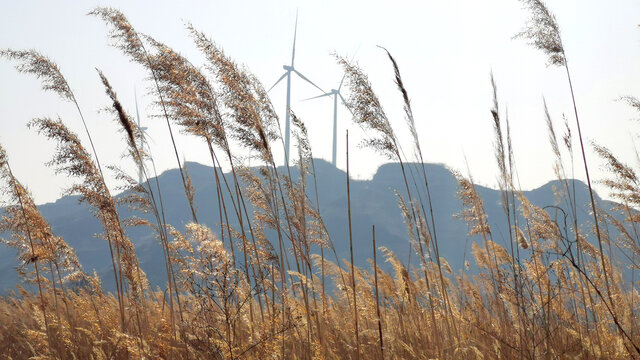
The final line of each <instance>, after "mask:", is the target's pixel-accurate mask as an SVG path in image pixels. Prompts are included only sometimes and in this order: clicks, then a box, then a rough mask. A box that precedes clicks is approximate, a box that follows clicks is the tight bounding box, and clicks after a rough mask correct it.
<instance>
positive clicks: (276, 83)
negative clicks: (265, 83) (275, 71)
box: [267, 71, 289, 92]
mask: <svg viewBox="0 0 640 360" xmlns="http://www.w3.org/2000/svg"><path fill="white" fill-rule="evenodd" d="M288 73H289V72H288V71H285V72H284V74H282V76H280V79H278V81H276V82H275V84H273V85H271V87H270V88H269V90H267V92H269V91H271V89H273V88H274V87H275V86H276V85H278V83H279V82H280V81H282V79H284V77H285V76H287V74H288Z"/></svg>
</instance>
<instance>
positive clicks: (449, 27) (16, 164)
mask: <svg viewBox="0 0 640 360" xmlns="http://www.w3.org/2000/svg"><path fill="white" fill-rule="evenodd" d="M614 3H615V4H614ZM98 5H100V6H113V7H116V8H118V9H120V10H121V11H123V12H124V14H125V15H126V16H127V17H128V18H129V20H130V21H131V23H132V24H133V25H134V26H135V28H136V29H137V30H138V31H140V32H143V33H146V34H149V35H151V36H153V37H154V38H156V39H158V40H160V41H162V42H164V43H166V44H167V45H169V46H171V47H173V48H174V49H175V50H177V51H179V52H180V53H182V54H183V55H185V56H186V57H187V58H189V59H190V60H191V61H192V62H193V63H195V64H196V65H197V66H202V65H203V62H202V56H201V54H200V53H199V52H198V51H197V50H196V49H195V46H194V45H193V43H192V41H191V40H190V38H189V36H188V33H187V31H186V30H185V26H184V24H185V23H186V22H189V21H190V22H192V23H193V25H194V26H195V27H196V28H197V29H199V30H201V31H204V32H205V33H207V34H208V35H209V36H210V37H211V38H212V39H213V40H214V41H216V43H218V44H219V45H220V46H222V47H223V48H224V50H225V51H226V53H227V54H228V55H229V56H231V57H232V58H234V59H235V60H236V61H237V62H239V63H243V64H245V65H246V66H247V67H248V68H249V69H250V70H252V71H253V72H254V73H255V74H256V75H257V76H258V78H259V79H260V80H261V81H262V82H263V83H264V85H265V87H267V88H268V87H270V86H271V85H272V84H273V82H275V81H276V80H277V79H278V77H279V76H280V75H281V74H282V72H283V71H284V70H283V69H282V65H284V64H287V63H288V62H289V61H290V58H291V45H292V40H293V30H294V22H295V14H296V10H298V11H299V22H298V43H297V54H296V68H297V69H298V70H299V71H300V72H302V73H303V74H305V75H306V76H307V77H309V78H310V79H311V80H312V81H314V82H315V83H317V84H318V85H319V86H320V87H322V88H323V89H325V90H327V91H328V90H330V89H332V88H335V87H337V85H338V83H339V81H340V79H341V77H342V73H341V69H340V67H339V66H338V65H337V64H336V61H335V58H334V57H332V56H331V55H330V54H331V53H332V52H334V51H335V52H336V53H338V54H342V55H346V56H351V55H353V54H354V52H355V51H356V49H359V50H358V51H357V53H356V54H355V58H356V61H357V62H358V63H359V64H360V65H361V66H362V68H363V69H364V70H365V72H366V73H368V75H369V78H370V80H371V82H372V83H373V86H374V89H375V90H376V91H377V93H378V95H379V97H380V99H381V101H382V104H383V105H384V107H385V109H386V111H387V113H388V115H389V117H390V118H391V121H392V124H393V125H394V126H395V128H396V131H397V133H398V134H399V136H400V137H401V139H402V140H403V141H404V140H406V141H407V142H408V141H409V137H408V136H407V131H406V129H405V126H404V119H403V114H402V103H401V97H400V94H399V93H398V91H397V90H396V87H395V85H394V83H393V71H392V68H391V65H390V63H389V61H388V59H387V58H386V56H385V54H384V52H383V51H382V50H380V49H379V48H377V47H376V45H382V46H385V47H387V48H388V49H389V51H391V53H392V54H393V55H394V57H395V58H396V60H397V61H398V64H399V66H400V70H401V72H402V75H403V79H404V81H405V85H406V88H407V90H408V92H409V96H410V97H411V99H412V104H413V107H414V113H415V116H416V120H417V127H418V132H419V136H420V140H421V143H422V148H423V151H424V155H425V159H426V160H427V161H429V162H439V163H444V164H446V165H447V166H449V167H451V168H453V169H459V170H465V169H466V165H465V160H464V159H465V156H466V158H467V159H468V162H469V168H470V170H471V172H472V174H473V176H474V178H475V180H476V181H478V182H479V183H481V184H485V185H493V184H495V183H496V181H495V179H496V176H497V167H496V166H495V164H494V163H495V160H494V156H493V150H492V148H493V132H492V118H491V114H490V112H489V109H490V108H491V106H492V103H491V87H490V83H489V73H490V71H491V70H493V73H494V75H495V79H496V82H497V84H498V94H499V101H500V103H501V110H502V111H503V112H504V111H505V109H506V108H507V107H508V113H509V118H510V120H511V126H512V136H513V142H514V147H515V156H516V160H517V166H518V171H519V175H520V182H521V184H522V187H523V188H525V189H530V188H535V187H537V186H540V185H542V184H543V183H545V182H546V181H548V180H550V179H552V178H553V177H554V175H553V171H552V161H553V158H552V155H551V152H550V146H549V143H548V141H547V132H546V127H545V123H544V117H543V107H542V97H543V96H545V97H546V99H547V103H548V105H549V110H550V112H551V115H552V117H553V118H554V120H555V121H556V124H557V129H558V132H561V130H560V129H562V115H563V114H566V116H567V117H568V118H569V123H570V124H571V126H572V129H574V128H573V126H574V124H575V120H574V118H573V113H572V108H571V102H570V100H571V99H570V96H569V89H568V86H567V82H566V77H565V74H564V72H563V70H562V69H558V68H552V67H547V66H546V63H547V59H546V58H545V56H544V55H542V54H541V53H540V52H539V51H537V50H535V49H533V48H531V47H529V46H527V45H526V44H525V43H524V41H522V40H513V39H512V37H513V35H514V34H516V33H517V32H518V31H519V30H520V29H521V28H522V26H523V24H524V21H525V20H526V18H527V15H526V13H525V12H523V11H522V8H521V4H520V3H519V2H518V1H516V0H493V1H477V0H468V1H466V0H465V1H463V0H449V1H420V2H409V1H395V2H390V1H349V2H347V1H333V0H331V1H330V0H325V1H313V2H311V1H298V2H296V1H284V2H275V1H179V2H178V1H153V2H152V1H147V2H143V1H136V2H134V1H82V2H80V1H56V2H53V1H5V2H3V4H2V5H0V6H1V8H0V48H13V49H30V48H33V49H37V50H38V51H40V52H42V53H43V54H45V55H47V56H49V57H50V58H51V59H52V60H54V61H55V62H56V63H57V64H58V65H59V66H60V68H61V69H62V72H63V73H64V75H65V76H66V78H67V80H68V82H69V83H70V85H71V87H72V89H73V90H74V92H75V94H76V96H77V98H78V100H79V102H80V106H81V107H82V109H83V111H84V112H85V114H86V116H87V118H88V126H89V129H90V131H91V132H92V133H93V134H94V137H95V138H96V139H95V142H96V148H97V151H98V153H99V155H100V156H101V162H102V163H103V164H109V163H111V164H115V163H122V164H123V165H124V166H126V167H127V168H128V169H131V171H132V174H135V171H134V170H133V167H132V166H130V165H129V164H128V160H125V161H121V159H120V155H121V153H122V152H123V149H124V142H123V141H122V140H121V138H122V135H121V134H119V133H117V126H116V125H115V124H114V123H113V121H112V119H111V118H110V116H109V115H108V114H106V113H104V112H102V113H99V112H98V110H99V109H101V108H104V107H106V106H108V105H109V102H108V99H107V97H106V95H105V94H104V91H103V87H102V85H101V83H100V80H99V78H98V76H97V73H96V71H95V69H94V68H96V67H97V68H100V69H101V70H103V71H104V73H105V75H106V76H107V77H108V78H109V79H110V81H111V83H112V85H113V86H114V88H115V89H116V91H117V92H118V95H119V97H120V99H121V101H122V102H123V103H124V104H125V107H126V108H127V110H128V111H129V112H130V113H132V114H134V113H135V107H134V88H137V90H138V95H139V103H140V111H141V115H142V116H143V118H144V120H143V122H144V125H145V126H148V127H149V134H150V135H151V137H152V139H153V142H152V147H153V149H152V150H153V154H154V157H155V159H156V162H157V163H158V164H159V166H160V168H161V169H166V168H172V167H175V158H174V156H173V155H172V151H173V150H172V149H171V148H170V145H169V143H168V135H167V129H166V125H165V124H164V122H163V120H162V119H157V118H152V116H153V115H154V114H157V113H158V112H157V110H156V109H154V108H153V107H151V106H150V105H149V104H150V102H151V100H152V94H151V93H150V88H149V87H148V85H149V84H148V83H147V82H146V81H145V77H146V75H147V74H146V73H145V72H144V71H143V70H142V69H141V68H140V66H138V65H136V64H132V63H130V62H129V60H128V59H127V58H126V57H125V56H123V55H122V54H121V53H120V51H119V50H117V49H115V48H113V47H111V46H109V44H108V42H109V41H108V39H107V30H108V29H107V27H106V26H105V25H104V23H102V22H101V21H99V20H98V19H96V18H94V17H89V16H86V15H85V14H86V13H87V12H89V11H90V10H91V9H93V8H94V7H95V6H98ZM548 6H549V8H550V9H551V10H552V11H553V12H554V13H555V14H556V17H557V20H558V22H559V24H560V27H561V30H562V35H563V41H564V44H565V48H566V53H567V56H568V60H569V65H570V67H571V70H572V76H573V81H574V87H575V91H576V96H577V103H578V110H579V113H580V116H581V120H582V126H583V129H582V130H583V135H584V136H585V138H586V139H588V140H595V141H597V142H598V143H599V144H602V145H605V146H608V147H610V148H611V149H612V150H613V151H614V152H615V153H617V154H619V155H620V157H621V158H622V159H624V160H626V161H627V162H629V163H632V164H634V165H636V163H635V160H634V159H635V157H634V155H633V142H632V137H633V136H635V134H637V133H638V129H640V124H637V123H636V122H634V121H632V119H633V118H635V117H640V115H638V114H636V113H635V112H634V111H633V110H632V109H630V108H629V107H628V106H627V105H625V104H623V103H621V102H618V101H616V99H617V98H618V97H619V96H621V95H626V94H630V95H638V96H640V65H639V64H640V29H639V28H638V24H639V23H640V17H638V14H640V3H638V2H637V1H631V0H618V1H615V2H609V1H597V0H580V1H578V0H562V1H560V0H553V1H551V0H550V1H548ZM13 65H14V64H12V63H11V62H8V61H5V60H0V143H2V145H3V146H4V147H5V148H6V149H7V151H8V153H9V157H10V161H11V164H12V166H13V168H14V172H15V173H16V175H17V176H18V177H19V179H20V180H21V181H22V182H23V183H24V184H26V185H27V186H28V187H29V188H30V190H31V191H32V193H33V195H34V197H35V199H36V201H37V202H38V203H43V202H48V201H53V200H55V199H56V198H58V197H59V196H60V193H61V189H62V188H64V187H65V186H66V185H68V184H69V181H68V180H67V179H66V178H64V177H62V176H56V175H54V173H53V170H52V169H50V168H47V167H46V166H45V165H44V163H45V162H46V161H48V160H50V159H51V154H52V151H53V149H54V147H53V144H51V143H49V142H46V141H45V140H44V139H43V138H42V137H40V136H38V135H37V134H35V133H34V132H33V131H31V130H28V129H27V128H26V126H25V124H26V123H27V122H28V121H29V120H30V119H32V118H34V117H40V116H53V117H55V116H58V115H59V116H60V117H62V118H63V120H64V121H65V122H66V123H67V124H68V126H69V127H71V128H72V129H73V130H74V131H76V132H78V133H80V132H81V130H82V128H81V124H80V120H79V118H78V116H77V113H76V112H75V109H74V108H73V107H72V106H71V105H70V104H68V103H65V102H62V101H61V100H60V99H59V98H58V96H57V95H55V94H52V93H45V92H43V91H42V90H41V89H40V83H39V81H38V80H35V79H34V78H32V77H30V76H28V75H23V74H18V73H17V72H16V71H15V70H14V68H13ZM285 91H286V85H285V83H284V82H282V83H281V84H280V85H278V87H276V88H275V89H274V90H273V91H272V92H271V95H272V101H273V104H274V106H275V108H276V110H277V111H278V112H279V114H280V116H281V117H283V115H284V108H285V102H284V100H285ZM318 94H319V92H318V90H317V89H315V88H313V87H311V86H310V85H308V84H306V83H305V82H304V81H302V80H300V79H297V78H294V80H293V82H292V108H293V109H294V111H296V113H297V115H298V116H299V117H301V118H302V120H303V121H305V123H306V124H307V127H308V128H309V130H310V134H311V145H312V147H313V151H314V154H315V155H316V156H317V157H322V158H324V159H327V160H330V159H331V122H332V114H333V103H332V101H331V100H330V98H323V99H320V100H317V101H309V102H301V101H300V100H302V99H304V98H307V97H311V96H315V95H318ZM338 121H339V125H338V134H339V145H338V166H339V167H340V168H344V163H345V162H344V133H345V129H350V130H352V132H351V133H350V134H351V136H350V138H351V139H353V140H352V142H356V141H355V140H358V139H362V136H363V134H362V132H360V131H359V130H358V128H357V126H355V125H353V124H352V123H351V120H350V117H349V114H348V112H347V111H346V110H345V109H344V108H340V109H339V113H338ZM283 126H284V125H283ZM574 132H575V129H574ZM81 139H85V137H84V136H82V135H81ZM178 147H179V151H180V152H182V153H183V155H184V157H185V158H186V159H187V160H190V161H198V162H201V163H203V164H209V161H208V160H207V157H208V155H207V152H206V148H205V147H204V146H203V145H202V144H201V143H200V142H199V141H198V140H197V139H194V138H188V137H179V139H178ZM350 155H351V159H352V160H351V161H352V169H353V173H354V175H355V176H356V177H359V178H366V177H370V176H371V175H372V174H373V173H374V172H375V171H376V169H377V167H378V166H379V165H380V164H381V163H382V162H384V159H383V158H381V157H379V156H378V155H376V154H375V153H373V152H372V151H371V150H369V149H358V148H355V147H354V148H353V149H352V151H351V154H350ZM281 157H282V156H281V155H280V156H279V158H281ZM588 159H589V161H590V163H591V168H592V169H594V174H593V178H595V179H602V177H603V173H602V172H601V171H597V169H598V168H600V165H601V161H599V160H598V159H597V158H596V157H595V155H593V153H592V152H590V153H589V155H588ZM576 160H578V159H576ZM576 169H580V167H576ZM465 172H466V170H465ZM576 175H577V177H579V178H584V176H583V174H582V171H578V172H577V174H576Z"/></svg>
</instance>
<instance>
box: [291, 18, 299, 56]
mask: <svg viewBox="0 0 640 360" xmlns="http://www.w3.org/2000/svg"><path fill="white" fill-rule="evenodd" d="M297 35H298V10H297V9H296V27H295V28H294V29H293V51H292V52H291V67H293V61H294V60H295V58H296V36H297Z"/></svg>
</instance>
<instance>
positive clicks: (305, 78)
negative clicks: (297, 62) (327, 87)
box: [293, 69, 326, 93]
mask: <svg viewBox="0 0 640 360" xmlns="http://www.w3.org/2000/svg"><path fill="white" fill-rule="evenodd" d="M293 72H295V73H296V74H298V76H300V77H301V78H302V80H304V81H306V82H308V83H309V84H311V85H313V86H315V87H316V88H318V90H320V91H322V92H323V93H326V91H324V90H322V89H321V88H320V86H318V85H316V84H314V83H313V81H311V80H309V79H307V77H306V76H304V75H302V74H300V72H299V71H298V70H296V69H293Z"/></svg>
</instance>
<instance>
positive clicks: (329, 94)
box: [300, 93, 333, 101]
mask: <svg viewBox="0 0 640 360" xmlns="http://www.w3.org/2000/svg"><path fill="white" fill-rule="evenodd" d="M331 95H333V94H331V93H326V94H322V95H318V96H314V97H310V98H307V99H303V100H300V101H307V100H313V99H317V98H321V97H325V96H331Z"/></svg>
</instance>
